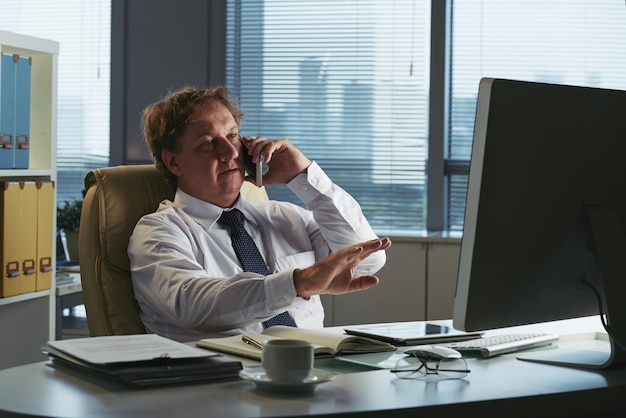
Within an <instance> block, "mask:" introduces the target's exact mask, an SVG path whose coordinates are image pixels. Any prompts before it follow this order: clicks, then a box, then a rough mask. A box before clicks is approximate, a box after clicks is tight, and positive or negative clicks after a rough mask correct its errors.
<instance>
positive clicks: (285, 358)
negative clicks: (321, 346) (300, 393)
mask: <svg viewBox="0 0 626 418" xmlns="http://www.w3.org/2000/svg"><path fill="white" fill-rule="evenodd" d="M261 366H262V367H263V369H265V374H266V376H267V377H268V378H269V379H270V380H272V381H275V382H293V383H298V382H303V381H304V380H305V379H306V378H307V377H308V375H309V373H310V371H311V368H312V367H313V345H312V344H311V343H310V342H308V341H303V340H284V339H279V340H267V341H265V342H263V349H262V357H261Z"/></svg>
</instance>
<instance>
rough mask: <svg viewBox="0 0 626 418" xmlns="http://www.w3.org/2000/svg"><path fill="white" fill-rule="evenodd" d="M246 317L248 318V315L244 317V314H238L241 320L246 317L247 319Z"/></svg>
mask: <svg viewBox="0 0 626 418" xmlns="http://www.w3.org/2000/svg"><path fill="white" fill-rule="evenodd" d="M247 316H248V315H246V314H245V313H244V312H241V313H240V314H239V317H240V318H241V319H246V317H247Z"/></svg>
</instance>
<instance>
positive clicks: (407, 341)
mask: <svg viewBox="0 0 626 418" xmlns="http://www.w3.org/2000/svg"><path fill="white" fill-rule="evenodd" d="M344 331H345V332H346V334H350V335H359V336H362V337H369V338H373V339H376V340H379V341H385V342H388V343H391V344H393V345H395V346H407V345H420V344H437V343H446V342H453V341H464V340H470V339H474V338H479V337H480V336H481V335H482V334H483V333H482V332H464V331H459V330H457V329H454V328H452V327H449V326H445V325H437V324H430V323H427V322H421V321H420V322H397V323H391V324H370V325H354V326H350V327H346V328H344Z"/></svg>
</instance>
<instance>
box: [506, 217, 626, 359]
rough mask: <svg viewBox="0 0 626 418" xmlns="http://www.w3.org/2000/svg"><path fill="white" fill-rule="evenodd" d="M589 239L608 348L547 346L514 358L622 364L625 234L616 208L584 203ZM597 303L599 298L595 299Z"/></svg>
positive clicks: (625, 322)
mask: <svg viewBox="0 0 626 418" xmlns="http://www.w3.org/2000/svg"><path fill="white" fill-rule="evenodd" d="M584 209H585V213H586V214H587V218H588V220H589V225H590V231H591V232H590V237H589V242H590V244H591V245H593V248H594V251H595V257H596V260H597V262H598V265H599V268H600V275H601V280H602V288H599V289H596V290H597V291H598V293H599V297H600V298H601V300H602V302H601V303H602V305H603V309H604V314H605V318H606V322H607V324H608V327H607V328H608V331H609V342H610V344H609V346H610V350H607V351H596V350H591V349H590V350H577V349H576V350H565V349H557V350H549V351H546V352H542V353H537V354H538V355H528V356H519V357H518V359H520V360H525V361H533V362H539V363H547V364H554V365H559V366H569V367H582V368H587V369H606V368H609V367H617V366H621V365H625V364H626V347H625V346H626V304H625V303H624V299H623V297H624V295H626V236H625V235H624V229H623V228H622V224H621V221H620V218H619V215H618V213H617V211H616V210H615V209H614V208H613V207H612V206H608V205H604V206H603V205H590V206H585V208H584ZM599 303H600V302H599Z"/></svg>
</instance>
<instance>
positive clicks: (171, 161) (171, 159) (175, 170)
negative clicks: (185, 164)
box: [161, 149, 180, 176]
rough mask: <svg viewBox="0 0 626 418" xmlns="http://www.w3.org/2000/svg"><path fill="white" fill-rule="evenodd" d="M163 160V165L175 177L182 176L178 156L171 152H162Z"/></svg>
mask: <svg viewBox="0 0 626 418" xmlns="http://www.w3.org/2000/svg"><path fill="white" fill-rule="evenodd" d="M161 159H162V160H163V164H165V167H167V169H168V170H169V171H170V172H171V173H172V174H174V175H175V176H179V175H180V166H179V165H178V160H177V159H176V155H175V154H174V153H173V152H172V151H170V150H165V149H164V150H161Z"/></svg>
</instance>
